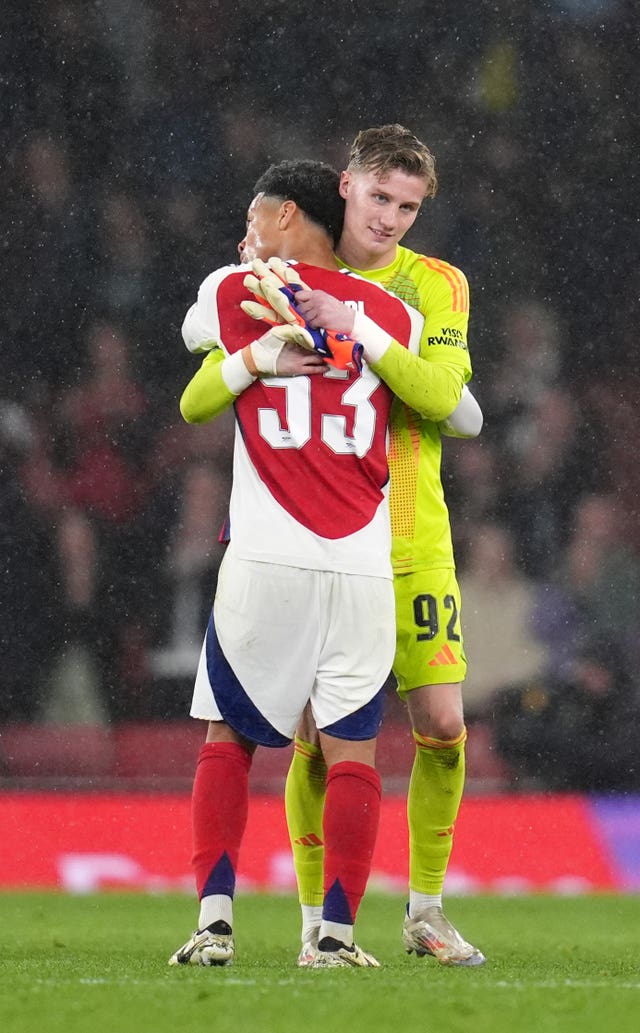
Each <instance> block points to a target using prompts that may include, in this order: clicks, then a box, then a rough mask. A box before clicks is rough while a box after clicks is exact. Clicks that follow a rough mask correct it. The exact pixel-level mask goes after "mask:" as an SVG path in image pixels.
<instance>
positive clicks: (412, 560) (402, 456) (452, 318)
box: [340, 247, 471, 574]
mask: <svg viewBox="0 0 640 1033" xmlns="http://www.w3.org/2000/svg"><path fill="white" fill-rule="evenodd" d="M340 264H341V266H342V267H343V268H351V267H347V266H345V263H344V262H341V263H340ZM353 272H355V273H357V274H358V275H359V276H362V277H364V278H365V279H367V280H373V281H375V282H376V283H379V284H381V285H382V286H383V287H385V288H386V289H387V290H388V291H391V293H393V294H396V295H397V296H398V297H399V298H401V299H402V300H403V301H406V302H407V303H408V304H409V305H411V306H412V307H413V308H416V309H418V310H419V311H420V312H421V313H422V315H423V316H424V319H425V325H424V330H423V332H422V338H421V343H420V356H421V358H422V359H426V360H427V361H428V362H430V363H435V364H439V365H442V366H444V367H446V368H447V370H448V371H451V370H452V368H455V369H456V370H457V371H458V372H459V373H460V374H461V377H462V379H461V381H460V384H462V383H466V382H467V381H468V380H470V378H471V361H470V358H469V351H468V348H467V328H468V323H469V288H468V285H467V280H466V277H465V275H464V273H462V272H461V271H460V270H459V269H456V268H455V267H454V266H452V265H449V264H448V263H447V262H443V261H440V260H439V259H436V258H428V257H426V256H425V255H419V254H416V252H414V251H410V250H409V249H408V248H404V247H398V249H397V254H396V257H395V259H394V261H393V262H392V263H391V265H388V266H385V267H384V268H383V269H371V270H364V271H363V270H361V269H354V270H353ZM396 358H397V351H396V348H395V346H394V345H392V346H391V347H390V348H389V349H388V351H387V352H386V353H385V355H384V356H383V357H382V359H381V360H380V362H377V363H374V364H373V369H374V370H375V371H376V373H378V374H379V375H380V376H381V377H382V379H383V380H384V381H385V382H386V383H387V384H388V385H389V387H391V389H392V390H393V391H394V392H395V393H396V395H399V396H400V397H401V396H402V394H403V390H402V381H403V379H404V378H405V377H406V370H407V365H406V362H407V356H406V354H405V355H404V356H402V360H404V362H403V365H402V368H400V364H399V363H398V364H397V365H398V369H397V370H396V369H395V368H394V363H395V360H396ZM454 382H455V381H454ZM451 384H452V382H451V381H444V382H443V383H442V384H441V385H439V384H438V383H437V382H436V383H435V384H434V388H433V394H432V396H431V398H430V399H429V404H428V407H427V406H426V407H425V409H423V412H424V411H430V415H431V413H433V414H434V415H433V417H432V419H426V418H424V416H421V415H419V414H418V413H417V412H416V411H415V410H413V409H410V408H408V407H407V406H406V405H405V404H404V403H403V402H401V401H400V398H399V397H396V399H395V401H394V404H393V409H392V415H391V441H390V452H389V469H390V473H391V495H390V503H391V529H392V534H393V551H392V561H393V569H394V572H395V573H396V574H406V573H410V572H413V571H419V570H429V569H437V568H439V569H442V568H443V567H454V566H455V564H454V557H453V545H452V541H451V528H450V524H449V512H448V510H447V505H446V503H445V499H444V491H443V488H442V481H441V478H440V465H441V459H442V446H441V438H440V431H439V429H438V425H437V423H436V422H434V420H435V419H440V420H442V419H444V418H445V417H446V416H448V415H449V414H450V413H451V412H452V411H453V409H455V407H456V405H457V403H458V401H459V397H460V396H459V393H458V395H457V396H456V395H455V394H452V392H451Z"/></svg>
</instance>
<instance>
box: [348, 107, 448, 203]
mask: <svg viewBox="0 0 640 1033" xmlns="http://www.w3.org/2000/svg"><path fill="white" fill-rule="evenodd" d="M347 169H348V171H350V172H363V171H364V172H375V173H376V175H378V176H384V175H386V174H387V173H389V172H392V171H393V170H394V169H400V171H401V172H405V173H406V174H407V175H408V176H420V178H421V179H424V180H425V183H426V193H425V197H435V194H436V191H437V189H438V177H437V176H436V163H435V158H434V156H433V154H432V153H431V151H430V150H429V148H428V147H427V145H426V144H424V143H422V141H421V140H419V139H418V137H417V136H415V135H414V134H413V133H412V132H411V131H410V130H409V129H405V127H404V126H401V125H398V123H394V124H392V125H386V126H377V127H374V128H372V129H363V130H361V132H359V133H358V135H357V136H356V138H355V140H354V141H353V143H352V145H351V150H350V151H349V164H348V166H347Z"/></svg>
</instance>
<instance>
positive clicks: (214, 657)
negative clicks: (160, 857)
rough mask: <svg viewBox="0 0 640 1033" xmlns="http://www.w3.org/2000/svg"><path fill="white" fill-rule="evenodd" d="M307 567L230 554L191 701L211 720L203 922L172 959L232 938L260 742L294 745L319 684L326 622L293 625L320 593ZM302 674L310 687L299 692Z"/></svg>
mask: <svg viewBox="0 0 640 1033" xmlns="http://www.w3.org/2000/svg"><path fill="white" fill-rule="evenodd" d="M307 573H308V572H303V574H304V575H305V576H304V577H303V576H299V577H297V576H296V573H295V570H294V569H293V568H292V569H291V570H283V568H281V567H276V566H274V565H272V564H267V563H246V562H243V561H239V560H237V558H236V557H234V556H233V554H232V553H231V552H230V551H229V552H227V553H226V555H225V558H224V560H223V564H222V566H221V570H220V576H219V579H218V590H217V593H216V601H215V604H214V612H213V615H212V617H211V619H210V622H209V626H208V628H207V633H206V636H205V641H204V645H203V649H202V653H201V656H200V662H199V665H198V672H197V675H196V682H195V686H194V693H193V701H192V706H191V716H192V717H197V718H201V719H205V720H208V721H209V732H208V735H207V742H206V743H205V745H204V747H203V748H202V751H201V754H200V758H199V763H198V766H197V771H196V778H195V782H194V791H193V809H192V815H193V834H194V853H193V863H194V868H195V873H196V883H197V888H198V895H199V898H200V918H199V927H198V931H197V932H196V934H194V937H192V940H191V941H190V942H189V944H185V946H184V947H183V948H181V949H180V950H179V951H177V952H176V954H175V955H174V956H173V957H172V959H171V963H172V964H187V963H190V964H217V963H220V961H219V960H218V959H217V955H216V954H215V951H213V950H209V949H208V948H207V950H205V949H204V946H203V943H204V941H203V940H202V939H201V937H202V936H205V939H206V934H209V935H212V936H215V937H219V936H229V937H230V936H231V928H232V921H231V918H232V912H231V907H232V900H233V895H234V888H235V873H236V867H237V861H238V853H239V849H240V844H241V841H242V836H243V833H244V828H245V824H246V817H247V810H248V772H249V766H250V763H251V757H252V754H253V751H254V749H255V744H262V745H265V746H284V745H288V744H289V743H290V741H291V739H292V737H293V733H294V730H295V726H296V723H297V722H298V720H299V719H300V715H301V714H302V711H303V709H304V705H305V703H306V701H307V699H308V695H309V691H310V686H312V685H313V674H314V672H315V668H316V657H315V655H314V648H315V647H314V639H315V637H316V636H317V632H316V631H315V628H316V625H317V621H315V620H314V619H313V615H312V616H311V619H310V621H309V627H306V626H305V627H298V628H297V627H296V625H295V623H294V619H296V620H298V622H299V617H300V614H301V613H303V614H304V601H305V600H307V599H308V598H309V597H313V591H312V586H310V585H309V583H308V577H307V576H306V575H307ZM289 600H290V603H289ZM288 607H289V608H288ZM292 631H293V635H292ZM292 637H293V639H294V645H293V646H291V647H290V648H288V647H289V643H290V640H291V638H292ZM240 673H241V674H242V679H241V678H240ZM295 675H298V676H299V679H300V682H301V684H302V686H303V687H302V688H298V691H297V693H296V692H295V691H292V689H291V686H292V685H294V684H295V681H294V677H295ZM305 687H306V688H305ZM212 927H213V928H212ZM227 927H229V928H228V929H227Z"/></svg>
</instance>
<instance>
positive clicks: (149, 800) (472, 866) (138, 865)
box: [0, 792, 640, 893]
mask: <svg viewBox="0 0 640 1033" xmlns="http://www.w3.org/2000/svg"><path fill="white" fill-rule="evenodd" d="M189 812H190V802H189V797H188V796H187V795H183V794H168V795H154V794H143V793H127V794H124V793H122V794H118V793H109V794H104V793H101V794H95V795H94V794H79V793H77V794H73V793H68V794H66V793H57V792H56V793H34V794H30V793H18V792H8V793H4V794H0V828H1V829H2V835H1V840H0V842H1V849H0V887H2V888H16V889H25V888H37V887H45V888H46V887H51V888H57V889H62V890H67V891H70V892H77V893H82V892H91V891H95V890H102V889H107V888H128V889H135V890H145V891H149V890H153V891H158V890H176V889H184V890H188V891H191V890H192V886H193V879H192V875H191V871H190V865H189V854H190V842H191V833H190V824H189V821H190V813H189ZM603 813H605V819H606V820H603ZM630 813H631V814H632V816H633V821H630V819H629V814H626V815H620V814H619V813H618V812H617V811H616V812H615V814H612V815H610V816H607V813H606V806H605V812H603V810H602V806H601V805H598V804H597V803H594V802H593V801H590V800H589V799H587V798H583V797H579V796H499V797H479V798H474V797H468V798H467V799H466V800H465V801H464V802H463V806H462V811H461V814H460V818H459V820H458V825H457V828H456V834H455V842H454V851H453V857H452V862H451V866H450V870H449V875H448V882H447V887H446V888H447V891H448V892H449V893H462V892H467V893H469V892H475V893H477V892H498V893H500V892H503V893H506V892H531V891H548V892H567V893H569V892H591V891H601V890H609V891H612V890H621V889H626V890H629V889H640V875H639V873H638V872H637V871H636V870H635V867H634V862H629V864H627V865H626V867H625V864H626V862H625V858H624V850H622V853H620V851H619V850H618V851H617V853H616V848H615V847H614V846H612V843H613V842H614V841H615V843H617V844H618V845H619V844H620V838H621V829H622V828H623V827H624V828H627V829H630V828H631V829H633V828H634V827H635V829H636V832H635V834H636V836H637V834H638V832H637V830H638V827H639V824H640V818H639V815H640V800H636V803H635V806H634V807H633V809H632V811H631V812H630ZM616 822H617V825H616ZM634 822H635V825H634ZM607 829H610V832H611V834H610V835H609V834H608V831H607ZM628 846H629V851H628V853H629V856H632V855H633V856H637V851H636V850H635V849H633V844H628ZM406 881H407V829H406V817H405V801H404V798H403V797H386V798H384V799H383V802H382V820H381V828H380V834H379V836H378V843H377V847H376V852H375V856H374V862H373V875H372V880H371V886H372V887H378V888H387V889H390V890H403V889H404V888H405V887H406ZM239 886H241V887H243V888H244V889H256V890H293V889H294V876H293V868H292V865H291V859H290V852H289V845H288V839H287V832H286V825H285V820H284V811H283V803H282V800H281V799H280V798H279V797H274V796H254V797H253V798H252V800H251V805H250V813H249V822H248V827H247V834H246V838H245V842H244V845H243V850H242V854H241V858H240V872H239Z"/></svg>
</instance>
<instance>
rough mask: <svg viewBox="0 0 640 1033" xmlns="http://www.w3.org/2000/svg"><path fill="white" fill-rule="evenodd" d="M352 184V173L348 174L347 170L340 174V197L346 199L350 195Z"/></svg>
mask: <svg viewBox="0 0 640 1033" xmlns="http://www.w3.org/2000/svg"><path fill="white" fill-rule="evenodd" d="M350 182H351V173H350V172H347V171H346V169H345V170H344V171H343V172H341V173H340V186H339V187H338V192H339V194H340V197H345V198H346V196H347V194H348V193H349V184H350Z"/></svg>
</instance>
